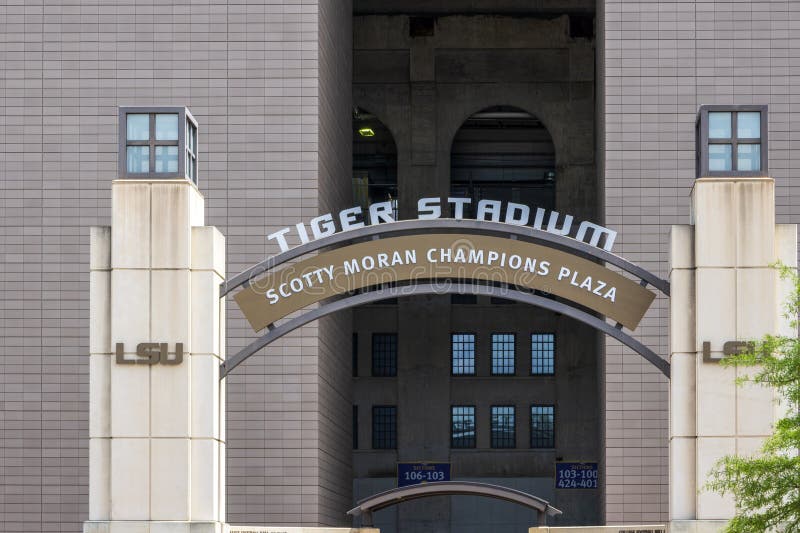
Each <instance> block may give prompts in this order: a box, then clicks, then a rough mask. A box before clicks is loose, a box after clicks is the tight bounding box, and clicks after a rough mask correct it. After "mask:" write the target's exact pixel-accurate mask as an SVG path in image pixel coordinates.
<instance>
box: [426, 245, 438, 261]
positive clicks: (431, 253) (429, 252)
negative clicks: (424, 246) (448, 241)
mask: <svg viewBox="0 0 800 533" xmlns="http://www.w3.org/2000/svg"><path fill="white" fill-rule="evenodd" d="M434 253H436V248H431V249H429V250H428V255H427V257H428V262H429V263H435V262H436V259H434V258H433V254H434Z"/></svg>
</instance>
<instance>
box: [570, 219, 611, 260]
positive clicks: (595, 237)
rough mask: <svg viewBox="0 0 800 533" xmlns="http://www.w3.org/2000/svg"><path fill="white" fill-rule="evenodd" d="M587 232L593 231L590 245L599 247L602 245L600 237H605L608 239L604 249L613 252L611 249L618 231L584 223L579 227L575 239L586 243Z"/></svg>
mask: <svg viewBox="0 0 800 533" xmlns="http://www.w3.org/2000/svg"><path fill="white" fill-rule="evenodd" d="M587 230H592V238H591V239H589V244H590V245H591V246H597V245H598V244H599V243H600V237H601V236H603V235H605V236H606V239H605V243H604V244H603V249H604V250H606V251H609V252H610V251H611V247H612V246H614V239H616V238H617V232H616V231H614V230H610V229H608V228H604V227H603V226H598V225H597V224H592V223H591V222H586V221H584V222H581V225H580V226H578V233H577V235H575V239H577V240H579V241H583V242H586V241H585V240H584V238H585V237H586V231H587Z"/></svg>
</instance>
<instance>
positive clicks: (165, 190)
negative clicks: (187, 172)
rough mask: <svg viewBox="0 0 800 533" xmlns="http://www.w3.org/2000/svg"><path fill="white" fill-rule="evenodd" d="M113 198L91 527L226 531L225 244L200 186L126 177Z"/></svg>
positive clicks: (99, 241)
mask: <svg viewBox="0 0 800 533" xmlns="http://www.w3.org/2000/svg"><path fill="white" fill-rule="evenodd" d="M121 120H122V118H121ZM151 131H152V130H151ZM179 153H180V152H179ZM151 162H152V159H151ZM112 191H113V192H112V196H113V200H112V215H111V218H112V225H111V227H110V228H108V227H96V228H92V234H91V282H90V300H91V305H90V309H91V310H90V314H91V327H90V336H91V341H90V351H91V355H90V443H89V446H90V450H89V462H90V468H89V471H90V495H89V521H87V522H85V523H84V531H85V532H87V533H88V532H92V533H94V532H97V533H101V532H102V533H106V532H108V533H122V532H125V533H138V532H147V533H167V532H182V533H212V532H220V531H223V530H224V522H225V503H224V494H225V475H224V472H225V469H224V458H225V440H224V434H225V430H224V427H223V425H224V405H223V404H224V390H223V388H222V387H223V382H221V381H220V379H219V365H220V363H221V361H222V360H223V358H224V338H225V336H224V333H223V331H224V330H223V328H224V301H220V299H219V284H220V283H221V282H222V280H223V277H224V270H225V244H224V238H223V236H222V234H221V233H220V232H219V231H218V230H217V229H216V228H213V227H208V226H204V225H203V224H204V220H203V219H204V216H203V209H204V200H203V196H202V195H201V194H200V192H199V190H198V189H197V186H196V185H195V183H193V182H192V180H191V179H187V178H184V177H182V176H179V177H176V178H175V179H149V178H137V179H130V177H129V178H128V179H118V180H115V181H114V182H113V185H112Z"/></svg>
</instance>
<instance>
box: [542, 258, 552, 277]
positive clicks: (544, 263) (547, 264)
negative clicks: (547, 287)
mask: <svg viewBox="0 0 800 533" xmlns="http://www.w3.org/2000/svg"><path fill="white" fill-rule="evenodd" d="M549 273H550V261H542V262H541V263H539V275H540V276H546V275H548V274H549Z"/></svg>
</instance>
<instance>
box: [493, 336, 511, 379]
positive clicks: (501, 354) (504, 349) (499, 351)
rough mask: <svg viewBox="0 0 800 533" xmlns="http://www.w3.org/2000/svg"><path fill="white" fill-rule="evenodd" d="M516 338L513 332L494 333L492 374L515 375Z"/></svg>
mask: <svg viewBox="0 0 800 533" xmlns="http://www.w3.org/2000/svg"><path fill="white" fill-rule="evenodd" d="M515 340H516V338H515V336H514V334H513V333H492V375H495V376H509V375H514V371H515V369H514V359H515V354H516V349H515V344H516V343H515Z"/></svg>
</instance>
